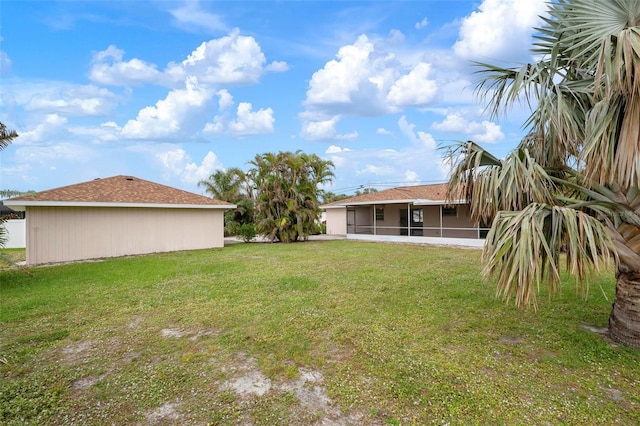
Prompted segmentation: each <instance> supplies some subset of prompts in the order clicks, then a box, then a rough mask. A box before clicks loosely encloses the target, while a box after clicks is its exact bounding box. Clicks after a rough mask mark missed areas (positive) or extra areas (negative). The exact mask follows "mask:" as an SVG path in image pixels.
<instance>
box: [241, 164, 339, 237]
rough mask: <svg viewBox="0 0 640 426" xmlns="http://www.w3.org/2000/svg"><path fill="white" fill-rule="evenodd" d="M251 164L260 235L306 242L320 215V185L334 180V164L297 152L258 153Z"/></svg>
mask: <svg viewBox="0 0 640 426" xmlns="http://www.w3.org/2000/svg"><path fill="white" fill-rule="evenodd" d="M249 164H251V165H252V166H253V168H252V169H251V170H249V172H248V174H249V176H250V179H251V180H252V181H253V183H254V185H255V191H256V194H255V221H256V230H257V231H258V233H259V234H261V235H263V236H265V237H266V238H267V239H269V240H271V241H280V242H294V241H297V240H298V239H299V238H303V239H306V238H307V237H308V236H309V235H310V234H311V233H312V231H313V229H314V227H315V224H316V221H317V219H318V217H319V214H320V208H319V206H320V202H319V199H320V198H321V195H322V189H321V188H320V186H321V185H323V184H326V183H329V182H330V181H331V179H332V178H333V171H332V168H333V163H331V162H330V161H326V160H322V159H321V158H320V157H318V156H317V155H315V154H305V153H303V152H302V151H296V152H295V153H292V152H279V153H277V154H274V153H270V152H269V153H265V154H258V155H256V156H255V158H254V159H253V160H252V161H250V162H249Z"/></svg>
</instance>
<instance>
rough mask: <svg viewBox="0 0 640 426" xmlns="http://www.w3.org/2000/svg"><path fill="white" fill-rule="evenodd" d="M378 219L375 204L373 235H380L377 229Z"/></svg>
mask: <svg viewBox="0 0 640 426" xmlns="http://www.w3.org/2000/svg"><path fill="white" fill-rule="evenodd" d="M376 225H377V220H376V205H375V204H374V205H373V235H378V234H377V230H376Z"/></svg>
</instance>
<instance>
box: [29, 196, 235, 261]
mask: <svg viewBox="0 0 640 426" xmlns="http://www.w3.org/2000/svg"><path fill="white" fill-rule="evenodd" d="M223 215H224V210H221V209H166V208H119V207H112V208H109V207H104V208H102V207H27V215H26V216H27V264H29V265H37V264H41V263H52V262H67V261H73V260H83V259H96V258H103V257H117V256H125V255H131V254H144V253H155V252H167V251H177V250H192V249H203V248H213V247H223V246H224V231H223V228H224V224H223V220H224V219H223Z"/></svg>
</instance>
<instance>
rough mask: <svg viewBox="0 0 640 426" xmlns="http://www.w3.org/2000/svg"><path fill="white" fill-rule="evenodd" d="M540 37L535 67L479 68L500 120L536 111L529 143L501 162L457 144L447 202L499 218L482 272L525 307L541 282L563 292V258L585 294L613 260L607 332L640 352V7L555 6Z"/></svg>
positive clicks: (622, 1) (562, 1)
mask: <svg viewBox="0 0 640 426" xmlns="http://www.w3.org/2000/svg"><path fill="white" fill-rule="evenodd" d="M537 30H538V33H537V35H536V41H535V43H534V48H533V49H532V52H533V53H534V54H535V55H536V57H538V58H540V59H539V60H538V61H537V62H535V63H531V64H527V65H525V66H523V67H521V68H518V69H505V68H501V67H497V66H493V65H489V64H477V65H478V66H479V67H480V71H479V73H480V74H481V79H480V81H479V83H478V86H477V91H478V93H479V94H480V96H481V98H482V99H483V100H485V101H486V102H487V104H488V108H489V110H490V111H491V112H492V113H493V114H494V115H496V114H499V113H501V112H502V111H503V108H504V109H505V110H506V108H508V107H510V106H512V105H513V104H514V103H516V102H519V101H521V100H524V101H525V102H527V103H528V105H529V106H530V107H531V110H532V113H531V115H530V116H529V118H528V120H527V121H526V123H525V128H526V129H527V130H528V134H527V136H526V137H525V138H524V139H523V140H522V141H521V142H520V144H519V145H518V147H517V148H516V149H515V150H514V151H513V152H511V153H510V154H508V155H507V156H506V157H505V158H504V159H498V158H496V157H494V156H492V155H491V154H490V153H488V152H487V151H485V150H484V149H482V148H481V147H480V146H478V145H476V144H475V143H473V142H466V143H460V144H458V145H455V146H451V147H449V160H450V161H451V164H452V166H453V170H452V175H451V179H450V185H449V198H450V199H460V198H461V197H466V198H467V199H468V200H469V202H470V206H471V210H472V214H473V215H474V217H475V219H476V220H479V221H480V220H484V221H488V222H490V221H491V220H493V223H492V228H491V231H490V232H489V235H488V236H487V240H486V244H485V248H484V253H483V259H484V260H485V269H484V274H485V276H494V277H496V278H497V285H498V292H499V294H500V295H502V296H503V297H505V298H506V299H514V300H515V303H516V304H517V305H530V304H533V305H534V306H535V304H536V291H537V288H539V284H540V283H541V282H543V281H544V282H546V283H547V285H548V287H549V289H550V290H551V292H557V291H558V284H559V279H560V278H559V270H560V262H561V259H563V258H566V266H567V270H568V271H569V272H570V273H572V274H573V275H575V276H576V277H577V278H578V282H579V283H581V284H582V286H581V288H582V289H583V290H587V288H588V286H587V278H588V275H589V273H590V272H592V271H593V270H600V269H601V268H603V267H606V266H607V265H609V264H610V263H609V262H608V261H609V259H613V261H614V264H615V271H616V279H617V284H616V295H615V300H614V303H613V309H612V312H611V316H610V319H609V335H610V337H611V338H612V339H614V340H616V341H619V342H622V343H625V344H628V345H632V346H640V1H639V0H608V1H595V0H558V1H555V2H550V3H549V15H548V17H546V18H544V25H543V26H542V28H539V29H537ZM561 253H564V255H563V256H561Z"/></svg>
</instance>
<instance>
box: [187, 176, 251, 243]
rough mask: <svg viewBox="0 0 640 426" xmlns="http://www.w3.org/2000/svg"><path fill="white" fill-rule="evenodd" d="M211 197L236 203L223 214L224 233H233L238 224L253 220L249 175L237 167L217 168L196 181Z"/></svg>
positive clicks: (236, 230)
mask: <svg viewBox="0 0 640 426" xmlns="http://www.w3.org/2000/svg"><path fill="white" fill-rule="evenodd" d="M198 186H201V187H204V188H205V192H207V193H208V194H209V195H211V196H212V197H213V198H216V199H218V200H222V201H228V202H230V203H233V204H236V205H237V207H236V208H235V209H231V210H227V211H226V212H225V214H224V224H225V234H226V235H235V234H236V233H237V232H238V229H239V228H240V226H242V225H244V224H247V223H252V222H253V199H252V194H251V190H250V188H251V182H250V181H249V176H248V175H247V174H246V173H244V172H243V171H242V170H241V169H239V168H237V167H231V168H229V169H227V170H217V171H216V172H215V173H213V174H212V175H210V176H209V177H208V178H207V179H205V180H201V181H200V182H198Z"/></svg>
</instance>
